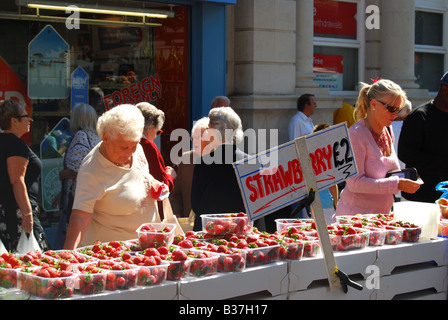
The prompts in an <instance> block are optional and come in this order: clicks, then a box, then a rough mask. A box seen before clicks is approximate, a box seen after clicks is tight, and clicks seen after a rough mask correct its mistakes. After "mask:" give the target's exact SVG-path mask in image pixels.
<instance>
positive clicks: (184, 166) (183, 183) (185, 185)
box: [170, 117, 209, 217]
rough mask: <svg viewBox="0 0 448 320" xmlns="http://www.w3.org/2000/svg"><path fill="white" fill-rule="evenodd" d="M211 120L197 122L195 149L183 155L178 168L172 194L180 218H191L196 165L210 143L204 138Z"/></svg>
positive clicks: (192, 131)
mask: <svg viewBox="0 0 448 320" xmlns="http://www.w3.org/2000/svg"><path fill="white" fill-rule="evenodd" d="M208 123H209V119H208V117H203V118H201V119H199V120H198V121H196V122H195V123H194V125H193V128H192V129H191V140H192V143H193V149H192V150H189V151H186V152H184V153H182V156H181V157H180V159H179V164H178V167H177V178H176V183H175V184H174V189H173V192H171V194H170V202H171V207H172V208H173V212H174V214H176V215H177V216H178V217H189V216H190V212H191V185H192V181H193V172H194V166H195V163H197V162H199V159H200V158H201V155H202V152H203V150H204V148H205V146H206V145H207V143H208V142H209V141H205V140H204V139H203V138H202V136H203V134H204V132H205V130H206V129H207V128H208Z"/></svg>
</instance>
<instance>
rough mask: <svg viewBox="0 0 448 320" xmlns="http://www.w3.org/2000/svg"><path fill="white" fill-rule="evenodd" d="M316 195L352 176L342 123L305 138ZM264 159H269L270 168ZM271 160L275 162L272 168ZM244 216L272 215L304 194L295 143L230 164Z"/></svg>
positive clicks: (352, 162) (350, 154)
mask: <svg viewBox="0 0 448 320" xmlns="http://www.w3.org/2000/svg"><path fill="white" fill-rule="evenodd" d="M306 145H307V146H308V150H309V156H310V158H311V163H312V168H313V171H314V175H315V177H316V182H317V188H318V191H320V190H324V189H326V188H328V187H330V186H332V185H335V184H337V183H340V182H342V181H344V180H346V179H347V178H349V177H352V176H354V175H356V174H357V173H358V172H357V167H356V163H355V159H354V157H353V152H352V149H351V144H350V138H349V134H348V129H347V125H346V124H345V122H344V123H341V124H338V125H335V126H332V127H330V128H328V129H325V130H322V131H319V132H316V133H313V134H310V135H307V136H306ZM267 157H269V158H270V160H271V161H270V162H269V163H270V165H269V167H266V165H265V164H267V163H268V161H266V160H267ZM272 159H278V161H277V163H275V165H273V162H272ZM233 166H234V169H235V173H236V176H237V180H238V183H239V186H240V189H241V194H242V197H243V202H244V205H245V208H246V213H247V214H248V216H249V218H250V219H251V220H255V219H258V218H260V217H262V216H265V215H268V214H270V213H272V212H275V211H277V210H279V209H281V208H283V207H286V206H288V205H290V204H292V203H294V202H297V201H299V200H301V199H302V198H304V197H305V196H306V195H307V194H308V190H307V188H306V186H307V183H306V181H305V179H304V174H303V172H302V166H301V164H300V158H299V156H298V152H297V149H296V144H295V141H290V142H288V143H285V144H283V145H280V146H278V147H275V148H272V149H270V150H267V151H264V152H261V153H259V154H257V155H254V156H251V157H249V158H246V159H244V160H241V161H237V162H235V163H234V164H233Z"/></svg>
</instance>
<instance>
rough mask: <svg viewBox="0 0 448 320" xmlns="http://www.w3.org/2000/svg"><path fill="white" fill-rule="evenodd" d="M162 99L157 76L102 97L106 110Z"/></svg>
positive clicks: (160, 85)
mask: <svg viewBox="0 0 448 320" xmlns="http://www.w3.org/2000/svg"><path fill="white" fill-rule="evenodd" d="M161 97H162V83H161V82H160V78H159V75H158V74H157V73H156V74H154V76H149V77H146V78H144V79H143V80H141V81H137V82H133V83H131V84H129V85H126V87H123V88H122V89H120V90H117V91H114V92H112V93H111V94H108V95H105V96H104V103H105V105H106V110H109V109H111V108H113V107H114V106H118V105H120V104H124V103H130V104H137V103H139V102H144V101H146V102H151V101H156V100H157V99H160V98H161Z"/></svg>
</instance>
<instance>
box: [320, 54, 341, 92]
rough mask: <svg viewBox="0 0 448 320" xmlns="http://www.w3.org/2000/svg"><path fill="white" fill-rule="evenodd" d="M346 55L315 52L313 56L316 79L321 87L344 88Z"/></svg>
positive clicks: (337, 89) (339, 89)
mask: <svg viewBox="0 0 448 320" xmlns="http://www.w3.org/2000/svg"><path fill="white" fill-rule="evenodd" d="M343 61H344V56H342V55H331V54H315V55H314V56H313V72H314V74H315V78H314V81H316V82H317V83H319V87H321V88H329V89H331V90H336V91H341V90H343V79H344V75H343V73H344V63H343Z"/></svg>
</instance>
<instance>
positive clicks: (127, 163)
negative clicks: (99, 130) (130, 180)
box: [99, 145, 131, 168]
mask: <svg viewBox="0 0 448 320" xmlns="http://www.w3.org/2000/svg"><path fill="white" fill-rule="evenodd" d="M99 151H100V153H101V154H102V155H103V157H104V158H106V159H107V160H108V161H110V162H111V163H113V164H114V165H116V166H117V167H120V168H130V167H131V163H130V162H129V161H128V162H123V163H119V162H114V161H112V160H110V159H109V157H108V156H107V152H106V150H105V149H104V146H103V145H101V146H100V147H99Z"/></svg>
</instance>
